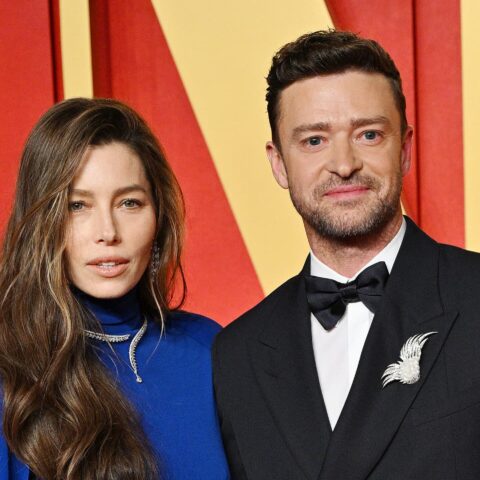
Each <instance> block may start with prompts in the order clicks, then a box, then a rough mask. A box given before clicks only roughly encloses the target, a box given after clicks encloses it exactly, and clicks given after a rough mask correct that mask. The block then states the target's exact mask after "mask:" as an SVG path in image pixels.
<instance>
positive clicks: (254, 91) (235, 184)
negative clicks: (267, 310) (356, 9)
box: [152, 0, 332, 293]
mask: <svg viewBox="0 0 480 480" xmlns="http://www.w3.org/2000/svg"><path fill="white" fill-rule="evenodd" d="M152 2H153V5H154V7H155V11H156V13H157V16H158V18H159V21H160V24H161V26H162V28H163V30H164V33H165V35H166V38H167V41H168V43H169V46H170V50H171V52H172V54H173V56H174V58H175V62H176V65H177V67H178V69H179V72H180V75H181V77H182V80H183V82H184V85H185V87H186V90H187V92H188V95H189V98H190V101H191V103H192V106H193V109H194V111H195V114H196V117H197V119H198V121H199V123H200V127H201V129H202V132H203V134H204V136H205V139H206V142H207V145H208V147H209V149H210V153H211V155H212V157H213V160H214V162H215V165H216V168H217V171H218V173H219V176H220V179H221V182H222V184H223V186H224V188H225V191H226V194H227V197H228V200H229V202H230V205H231V207H232V209H233V212H234V215H235V218H236V220H237V222H238V224H239V227H240V230H241V232H242V235H243V238H244V240H245V242H246V245H247V248H248V251H249V252H250V255H251V258H252V261H253V263H254V266H255V269H256V271H257V274H258V275H259V278H260V282H261V284H262V286H263V289H264V291H265V292H266V293H268V292H270V291H271V290H272V289H273V288H274V287H276V286H277V285H278V284H279V283H280V282H282V281H284V280H285V279H286V278H288V277H289V276H291V275H293V274H295V273H297V272H298V270H299V268H300V267H301V265H302V262H303V260H304V259H305V256H306V254H307V252H308V246H307V243H306V240H305V234H304V231H303V226H302V224H301V222H300V219H299V217H298V215H297V214H296V212H295V211H294V209H293V207H292V205H291V203H290V199H289V197H288V193H287V192H286V191H283V190H281V189H280V187H278V186H277V184H276V183H275V181H274V179H273V177H272V175H271V172H270V167H269V164H268V161H267V159H266V156H265V153H264V145H265V142H266V140H268V139H269V138H270V131H269V128H268V121H267V115H266V104H265V101H264V96H265V85H266V84H265V76H266V74H267V70H268V67H269V64H270V60H271V57H272V55H273V53H274V52H275V51H276V50H278V48H279V47H281V46H282V45H283V44H284V43H286V42H288V41H291V40H293V39H295V38H296V37H297V36H299V35H301V34H303V33H306V32H309V31H313V30H319V29H323V28H326V27H328V26H331V25H332V23H331V20H330V17H329V14H328V11H327V9H326V6H325V4H324V2H323V1H319V0H295V1H293V0H275V1H273V0H268V1H267V0H265V1H261V2H258V1H256V0H243V1H241V2H226V1H225V0H209V1H208V2H194V1H191V0H152ZM185 135H188V132H185Z"/></svg>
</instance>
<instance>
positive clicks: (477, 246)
mask: <svg viewBox="0 0 480 480" xmlns="http://www.w3.org/2000/svg"><path fill="white" fill-rule="evenodd" d="M461 19H462V64H463V65H462V75H463V78H462V93H463V152H464V175H465V243H466V247H467V248H468V249H469V250H476V251H480V188H479V184H480V182H479V179H480V135H479V132H480V88H479V87H478V85H479V82H480V63H479V61H478V59H479V57H480V46H479V43H478V21H479V20H480V2H478V0H462V1H461ZM445 88H448V85H445ZM446 133H447V135H456V132H446ZM440 137H441V138H444V137H445V135H444V134H443V133H441V134H440ZM445 145H446V155H448V140H447V141H446V144H445ZM452 168H453V167H452Z"/></svg>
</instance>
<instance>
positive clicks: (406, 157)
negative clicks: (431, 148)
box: [401, 125, 413, 177]
mask: <svg viewBox="0 0 480 480" xmlns="http://www.w3.org/2000/svg"><path fill="white" fill-rule="evenodd" d="M412 146H413V128H412V127H411V126H410V125H409V126H408V127H407V131H406V132H405V136H404V138H403V144H402V156H401V168H402V177H404V176H405V175H406V174H407V173H408V171H409V170H410V164H411V161H412Z"/></svg>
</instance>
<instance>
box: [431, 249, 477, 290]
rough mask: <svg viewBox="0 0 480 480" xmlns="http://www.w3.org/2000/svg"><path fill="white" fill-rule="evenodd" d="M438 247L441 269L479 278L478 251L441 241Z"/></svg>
mask: <svg viewBox="0 0 480 480" xmlns="http://www.w3.org/2000/svg"><path fill="white" fill-rule="evenodd" d="M439 249H440V262H441V266H442V267H443V269H445V270H446V271H448V272H452V273H459V274H464V275H465V274H466V275H468V276H469V277H473V278H474V279H479V278H480V253H477V252H472V251H470V250H465V249H463V248H459V247H455V246H453V245H446V244H441V243H440V244H439ZM479 287H480V284H479Z"/></svg>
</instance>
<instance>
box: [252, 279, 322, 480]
mask: <svg viewBox="0 0 480 480" xmlns="http://www.w3.org/2000/svg"><path fill="white" fill-rule="evenodd" d="M285 288H286V293H285V294H284V295H283V296H282V297H281V298H280V299H279V301H278V302H277V303H276V305H275V307H274V309H273V310H272V312H271V314H270V316H269V319H268V322H267V325H266V328H265V329H264V330H263V331H262V332H261V334H260V336H259V338H258V339H255V340H254V341H252V342H251V344H250V354H251V361H252V364H253V367H254V370H255V373H256V376H257V380H258V383H259V385H260V388H261V390H262V392H263V395H264V397H265V400H266V402H267V405H268V407H269V409H270V411H271V414H272V416H273V418H274V420H275V422H276V423H277V426H278V428H279V430H280V432H281V434H282V436H283V438H284V439H285V443H286V445H287V446H288V448H289V450H290V452H291V454H292V456H293V458H294V459H295V460H296V462H297V463H298V465H299V467H300V469H301V470H302V471H303V472H304V474H305V478H308V479H312V480H315V479H316V478H317V477H318V475H319V473H320V469H321V466H322V463H323V460H324V458H325V452H326V450H327V446H328V442H329V438H330V435H331V429H330V423H329V421H328V417H327V413H326V410H325V406H324V403H323V398H322V395H321V392H320V386H319V381H318V376H317V371H316V368H315V360H314V356H313V348H312V339H311V327H310V312H309V310H308V305H307V300H306V295H305V286H304V280H303V276H301V275H300V276H298V277H295V278H293V279H292V280H290V283H289V284H287V285H286V286H285Z"/></svg>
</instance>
